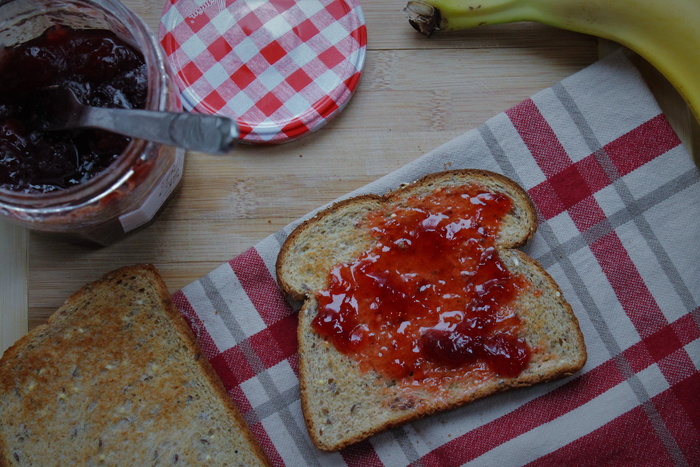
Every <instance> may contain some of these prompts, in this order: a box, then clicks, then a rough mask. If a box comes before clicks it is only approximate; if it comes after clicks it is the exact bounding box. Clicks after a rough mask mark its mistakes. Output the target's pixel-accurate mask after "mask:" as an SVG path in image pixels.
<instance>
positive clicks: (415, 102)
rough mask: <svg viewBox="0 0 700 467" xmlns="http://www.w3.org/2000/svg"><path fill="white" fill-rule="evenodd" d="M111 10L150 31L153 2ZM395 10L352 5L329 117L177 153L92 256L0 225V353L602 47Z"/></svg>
mask: <svg viewBox="0 0 700 467" xmlns="http://www.w3.org/2000/svg"><path fill="white" fill-rule="evenodd" d="M124 3H125V4H126V5H127V6H128V7H130V8H131V9H133V10H134V11H135V12H137V13H138V14H140V15H141V16H142V17H143V18H144V20H145V21H146V22H147V24H148V25H149V26H150V27H151V28H152V30H154V31H157V30H158V24H159V20H160V14H161V10H162V7H163V3H164V2H163V1H150V0H124ZM404 6H405V1H404V0H392V1H387V0H362V7H363V10H364V14H365V17H366V21H367V28H368V36H369V45H368V52H367V62H366V67H365V72H364V75H363V78H362V81H361V83H360V86H359V89H358V91H357V93H356V95H355V96H354V97H353V99H352V100H351V102H350V103H349V105H348V106H347V108H346V109H345V110H344V111H343V112H342V114H341V115H339V116H338V117H337V118H335V119H334V120H333V121H332V122H331V123H330V124H329V125H327V126H326V127H325V128H323V129H322V130H320V131H318V132H317V133H314V134H312V135H310V136H307V137H305V138H303V139H302V140H300V141H297V142H293V143H288V144H284V145H279V146H271V147H270V146H267V147H255V146H243V147H240V148H239V149H238V150H237V151H236V153H235V154H234V155H231V156H226V157H220V156H219V157H213V156H210V155H205V154H198V153H189V154H188V155H187V157H186V164H185V175H184V179H183V181H182V184H181V186H180V188H179V189H178V191H177V192H176V194H175V196H174V197H173V199H172V200H171V201H170V202H169V204H168V205H167V207H166V208H165V210H164V211H163V212H162V213H161V215H160V216H159V217H158V219H157V220H156V222H155V223H153V224H152V225H150V226H149V227H148V228H146V229H144V230H142V231H139V232H136V233H134V234H132V235H131V236H129V237H128V238H126V239H125V240H124V241H122V242H120V243H118V244H115V245H112V246H110V247H107V248H99V249H95V248H87V247H78V246H73V245H66V244H62V243H57V242H55V241H53V240H50V239H47V238H44V237H41V236H39V235H36V234H33V233H32V234H29V233H27V232H25V231H23V230H21V229H17V228H14V227H11V226H7V225H2V227H1V228H2V230H1V231H0V261H2V263H1V264H2V271H0V296H2V298H3V303H2V305H1V306H0V351H2V350H3V349H4V348H5V347H7V346H9V345H10V344H11V343H12V342H14V340H15V339H16V338H18V337H19V336H21V335H22V334H24V333H26V332H27V330H28V329H31V328H33V327H35V326H37V325H38V324H40V323H42V322H44V321H45V320H46V318H47V317H48V316H49V315H50V314H51V313H53V311H54V310H56V308H58V306H60V304H61V303H62V302H63V300H65V299H66V298H67V297H68V296H69V295H70V294H71V293H72V292H74V291H75V290H77V289H78V288H79V287H81V286H82V285H83V284H85V283H86V282H89V281H92V280H95V279H97V278H98V277H100V276H101V275H102V274H103V273H105V272H107V271H109V270H112V269H116V268H118V267H120V266H124V265H128V264H134V263H139V262H148V263H153V264H155V265H156V266H157V267H158V268H159V270H160V271H161V273H162V275H163V277H164V279H165V281H166V283H167V284H168V285H169V287H170V289H171V291H175V290H177V289H179V288H181V287H183V286H184V285H186V284H188V283H190V282H192V281H194V280H196V279H198V278H199V277H201V276H203V275H205V274H207V273H208V272H210V271H211V270H213V269H214V268H216V267H217V266H218V265H220V264H221V263H223V262H225V261H227V260H229V259H231V258H233V257H235V256H236V255H238V254H239V253H242V252H243V251H245V250H246V249H248V248H249V247H251V246H252V245H254V244H255V243H257V242H258V241H259V240H261V239H263V238H264V237H266V236H267V235H269V234H271V233H274V232H276V231H277V230H278V229H280V228H281V227H283V226H284V225H286V224H287V223H289V222H291V221H292V220H294V219H296V218H297V217H299V216H301V215H303V214H305V213H306V212H308V211H310V210H312V209H314V208H316V207H318V206H320V205H322V204H324V203H327V202H329V201H331V200H333V199H335V198H337V197H338V196H340V195H343V194H345V193H347V192H349V191H351V190H353V189H355V188H358V187H360V186H362V185H364V184H366V183H369V182H371V181H373V180H375V179H377V178H379V177H380V176H382V175H384V174H386V173H388V172H390V171H392V170H395V169H397V168H399V167H401V166H402V165H404V164H406V163H408V162H410V161H412V160H414V159H415V158H417V157H419V156H420V155H422V154H424V153H425V152H427V151H429V150H431V149H433V148H435V147H437V146H439V145H440V144H442V143H444V142H446V141H448V140H450V139H452V138H453V137H456V136H458V135H460V134H462V133H464V132H466V131H468V130H470V129H472V128H475V127H477V126H478V125H479V124H481V123H482V122H483V121H485V120H487V119H488V118H490V117H491V116H493V115H495V114H497V113H499V112H502V111H504V110H507V109H508V108H510V107H511V106H513V105H515V104H517V103H519V102H521V101H522V100H523V99H526V98H527V97H529V96H531V95H532V94H534V93H536V92H538V91H540V90H541V89H544V88H547V87H549V86H551V85H552V84H554V83H556V82H557V81H559V80H561V79H563V78H565V77H566V76H569V75H571V74H573V73H575V72H577V71H579V70H581V69H582V68H584V67H586V66H588V65H589V64H591V63H593V62H594V61H595V60H597V59H598V57H599V56H600V54H605V53H607V51H608V50H609V49H610V44H608V43H605V42H603V43H599V41H598V40H597V39H596V38H593V37H591V36H586V35H582V34H576V33H572V32H567V31H563V30H559V29H554V28H551V27H547V26H543V25H539V24H534V23H520V24H509V25H501V26H495V27H490V28H483V29H477V30H472V31H464V32H460V33H454V34H442V35H436V36H434V37H432V38H429V39H428V38H425V37H423V36H421V35H419V34H418V33H416V32H415V31H414V30H413V29H412V28H411V27H410V26H409V25H408V23H407V21H406V19H405V17H404V15H403V13H402V11H401V10H402V8H403V7H404ZM648 76H649V77H650V80H651V82H652V83H653V87H654V89H655V90H656V91H657V92H658V95H659V96H660V100H661V101H662V102H663V103H664V107H665V109H666V110H667V112H669V114H670V115H673V118H672V120H673V122H674V125H676V127H677V128H679V131H680V132H681V134H682V135H683V139H684V140H685V141H686V142H687V143H688V144H692V143H693V142H694V143H695V147H699V146H700V145H698V144H697V134H698V133H697V131H696V132H693V131H691V130H690V128H691V127H690V124H689V123H688V117H689V116H688V113H687V109H686V108H685V106H684V105H683V103H682V101H681V100H680V98H679V97H678V96H677V95H676V94H675V91H673V89H671V88H670V87H669V86H668V85H667V84H666V83H665V81H664V80H663V79H662V78H660V77H659V76H658V75H656V74H654V73H653V70H648ZM693 135H695V140H694V141H693Z"/></svg>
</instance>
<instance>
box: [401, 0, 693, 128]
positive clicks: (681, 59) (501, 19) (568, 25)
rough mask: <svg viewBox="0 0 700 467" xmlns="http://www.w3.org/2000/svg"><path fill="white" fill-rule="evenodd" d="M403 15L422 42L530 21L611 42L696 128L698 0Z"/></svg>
mask: <svg viewBox="0 0 700 467" xmlns="http://www.w3.org/2000/svg"><path fill="white" fill-rule="evenodd" d="M404 12H405V13H406V14H407V15H408V18H409V22H410V23H411V25H412V26H413V27H415V28H416V29H418V30H419V31H420V32H421V33H423V34H425V35H428V36H429V35H430V34H432V33H433V32H435V31H438V30H442V31H449V30H460V29H467V28H472V27H477V26H484V25H491V24H498V23H510V22H516V21H536V22H539V23H543V24H547V25H550V26H554V27H558V28H562V29H568V30H570V31H576V32H580V33H584V34H591V35H595V36H598V37H602V38H605V39H610V40H613V41H615V42H618V43H620V44H622V45H624V46H626V47H628V48H629V49H631V50H633V51H635V52H636V53H637V54H639V55H640V56H642V57H644V58H645V59H646V60H647V61H648V62H649V63H651V64H652V65H653V66H654V67H656V69H657V70H659V71H660V72H661V73H662V74H663V75H664V76H665V77H666V79H667V80H668V81H669V82H670V83H671V84H672V85H673V86H674V87H675V88H676V89H677V90H678V92H679V93H680V95H681V96H682V97H683V98H684V99H685V101H686V102H687V103H688V106H689V107H690V110H691V112H692V113H693V115H694V117H695V119H696V120H697V121H698V122H700V0H421V1H409V2H408V5H407V6H406V8H405V9H404Z"/></svg>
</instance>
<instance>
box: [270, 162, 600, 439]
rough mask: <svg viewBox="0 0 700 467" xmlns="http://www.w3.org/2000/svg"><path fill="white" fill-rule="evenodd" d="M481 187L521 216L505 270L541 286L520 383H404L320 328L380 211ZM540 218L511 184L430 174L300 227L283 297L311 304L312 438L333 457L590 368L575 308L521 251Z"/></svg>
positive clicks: (504, 227) (524, 319)
mask: <svg viewBox="0 0 700 467" xmlns="http://www.w3.org/2000/svg"><path fill="white" fill-rule="evenodd" d="M468 184H477V185H480V186H482V187H484V188H486V189H488V190H489V191H491V192H497V193H504V194H506V195H507V196H509V197H510V198H511V199H512V200H513V207H512V209H511V211H510V212H508V213H507V215H506V216H505V218H504V219H503V220H502V224H501V228H500V231H499V234H498V236H497V238H496V245H497V248H498V251H499V255H500V258H501V260H502V261H503V263H504V264H505V265H506V266H507V268H508V269H509V270H510V271H512V272H513V273H519V274H522V275H523V276H525V277H526V278H527V280H528V281H529V283H530V284H531V285H532V286H531V287H529V288H527V289H526V290H525V291H524V292H523V293H521V295H519V296H518V298H517V302H516V303H515V304H513V307H514V308H515V309H516V312H517V314H518V316H519V319H520V321H521V323H522V331H521V332H522V336H521V337H522V338H523V339H524V340H525V341H526V342H527V343H528V345H529V346H530V347H531V348H532V349H533V353H532V357H531V360H530V361H529V363H528V365H527V367H526V368H525V369H524V371H522V373H520V374H519V376H517V377H511V378H507V377H499V376H497V375H496V376H492V377H489V378H483V377H475V374H474V373H472V372H468V371H467V372H465V374H463V375H460V376H457V377H451V378H449V379H446V380H445V381H444V383H443V384H442V385H440V386H439V387H438V388H437V389H436V388H435V387H434V386H430V387H428V386H421V385H420V384H418V385H416V384H403V382H402V381H397V380H395V379H392V378H388V377H386V376H383V375H382V374H379V373H378V372H377V371H375V370H371V369H370V370H367V369H366V368H365V369H361V367H360V364H358V362H357V361H356V360H355V359H354V358H352V357H350V356H346V355H344V354H343V353H341V352H340V351H338V350H337V349H336V348H335V346H334V345H333V344H332V343H331V342H329V341H328V340H327V339H326V338H324V337H322V336H321V335H320V334H318V333H317V332H316V331H315V330H314V329H313V327H312V321H313V320H314V318H315V317H316V315H317V314H318V303H317V299H316V296H315V292H316V291H318V290H319V289H322V288H324V287H326V286H327V283H328V274H329V272H330V271H331V269H332V268H333V267H334V266H335V265H337V264H340V263H345V262H350V261H353V260H354V259H356V258H357V257H358V256H359V255H360V254H362V253H363V252H364V251H366V250H367V249H368V248H369V247H370V246H371V245H372V243H373V242H374V239H373V237H372V235H371V233H370V232H369V231H368V229H367V228H366V227H365V226H364V225H363V222H364V221H365V218H366V216H367V215H368V213H370V212H371V211H373V210H377V209H379V208H380V207H386V205H387V203H388V204H389V205H390V206H401V204H402V203H403V202H404V201H405V200H406V199H408V198H409V197H412V196H419V197H422V196H430V193H431V192H433V191H434V190H436V189H440V188H444V187H450V186H461V185H468ZM536 228H537V218H536V212H535V209H534V206H533V205H532V202H531V201H530V199H529V197H528V195H527V193H526V192H525V191H524V190H523V189H522V188H520V187H519V186H518V185H517V184H516V183H514V182H513V181H511V180H510V179H508V178H506V177H504V176H502V175H499V174H495V173H492V172H486V171H479V170H459V171H448V172H441V173H436V174H432V175H429V176H427V177H425V178H423V179H421V180H419V181H417V182H415V183H412V184H409V185H406V186H403V187H401V188H399V189H397V190H396V191H393V192H391V193H388V194H387V195H385V196H375V195H365V196H360V197H357V198H352V199H349V200H345V201H342V202H339V203H337V204H335V205H333V206H331V207H330V208H328V209H326V210H324V211H322V212H320V213H319V214H317V215H316V216H315V217H313V218H311V219H309V220H308V221H306V222H304V223H303V224H301V225H300V226H299V227H297V228H296V229H295V230H294V231H293V232H292V234H291V235H290V236H289V237H288V239H287V241H286V243H285V244H284V245H283V247H282V250H281V252H280V254H279V256H278V260H277V271H276V272H277V276H278V281H279V284H280V286H281V288H282V289H283V290H284V291H285V292H286V293H287V294H288V295H289V296H290V297H291V298H293V299H296V300H303V305H302V307H301V310H300V316H299V328H298V336H299V354H300V365H299V366H300V372H299V373H300V387H301V399H302V407H303V411H304V416H305V419H306V423H307V427H308V430H309V434H310V436H311V438H312V440H313V441H314V443H315V444H316V446H317V447H318V448H319V449H321V450H324V451H332V450H337V449H340V448H342V447H345V446H347V445H349V444H352V443H356V442H358V441H361V440H363V439H365V438H367V437H369V436H371V435H373V434H376V433H378V432H380V431H383V430H385V429H388V428H390V427H393V426H396V425H398V424H401V423H404V422H407V421H409V420H414V419H417V418H421V417H424V416H426V415H429V414H431V413H434V412H437V411H441V410H446V409H450V408H454V407H457V406H460V405H462V404H465V403H467V402H470V401H473V400H475V399H478V398H482V397H485V396H488V395H490V394H494V393H496V392H500V391H503V390H506V389H508V388H513V387H518V386H529V385H532V384H535V383H538V382H542V381H547V380H551V379H555V378H560V377H563V376H567V375H571V374H573V373H574V372H576V371H578V370H579V369H580V368H582V366H583V365H584V363H585V361H586V358H587V356H586V349H585V345H584V341H583V336H582V334H581V331H580V328H579V325H578V321H577V319H576V317H575V315H574V314H573V312H572V309H571V307H570V305H569V304H568V303H567V302H566V301H565V299H564V297H563V296H562V293H561V291H560V289H559V287H558V286H557V284H556V283H555V282H554V280H553V279H552V278H551V277H550V276H549V274H547V272H546V271H545V270H544V269H543V268H542V267H541V266H540V265H539V264H538V263H537V262H536V261H535V260H533V259H531V258H529V257H528V256H526V255H525V254H524V253H522V252H520V251H519V250H516V249H514V248H516V247H518V246H521V245H523V244H524V243H525V242H526V241H527V240H528V239H529V238H531V236H532V235H533V234H534V232H535V230H536Z"/></svg>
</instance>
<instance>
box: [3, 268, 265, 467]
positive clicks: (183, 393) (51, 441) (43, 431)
mask: <svg viewBox="0 0 700 467" xmlns="http://www.w3.org/2000/svg"><path fill="white" fill-rule="evenodd" d="M100 464H104V465H158V464H165V465H171V464H175V465H198V464H214V465H246V466H248V465H268V461H267V459H266V457H265V454H264V453H263V451H262V450H261V448H260V447H259V446H258V445H257V443H256V442H255V440H254V438H253V436H252V434H251V433H250V431H249V429H248V427H247V426H246V424H245V421H244V420H243V418H242V416H241V415H240V413H239V412H238V410H237V409H236V407H235V406H234V405H233V401H232V400H231V399H230V397H229V396H228V395H227V393H226V391H225V389H224V387H223V385H222V383H221V381H220V380H219V379H218V377H217V376H216V374H215V373H214V371H213V369H212V368H211V366H210V365H209V363H208V362H207V360H206V358H205V357H204V356H203V355H202V351H201V350H200V348H199V347H198V345H197V343H196V341H195V340H194V335H193V334H192V332H191V330H190V329H189V327H188V325H187V323H186V322H185V320H184V318H183V317H182V316H181V315H180V314H179V312H178V311H177V309H176V308H175V306H174V304H173V302H172V300H171V297H170V294H169V293H168V289H167V288H166V285H165V284H164V283H163V281H162V279H161V277H160V275H159V274H158V271H157V270H156V269H155V268H154V267H153V266H150V265H137V266H131V267H125V268H122V269H119V270H117V271H114V272H111V273H109V274H107V275H105V276H104V277H103V278H102V279H100V280H98V281H96V282H94V283H91V284H88V285H86V286H85V287H83V288H82V289H80V290H79V291H78V292H76V293H75V294H73V295H72V296H71V297H70V298H69V299H68V300H67V301H66V302H65V303H64V305H63V306H61V307H60V308H59V309H58V310H57V311H56V312H55V313H54V314H53V315H52V316H51V317H50V318H49V320H48V322H47V323H46V324H44V325H42V326H39V327H37V328H35V329H33V330H32V331H31V332H30V333H29V334H27V335H26V336H24V337H23V338H22V339H20V340H19V341H18V342H17V343H16V344H15V345H13V346H12V347H10V348H9V349H8V350H7V351H5V353H4V355H3V357H2V360H0V465H3V466H4V465H100Z"/></svg>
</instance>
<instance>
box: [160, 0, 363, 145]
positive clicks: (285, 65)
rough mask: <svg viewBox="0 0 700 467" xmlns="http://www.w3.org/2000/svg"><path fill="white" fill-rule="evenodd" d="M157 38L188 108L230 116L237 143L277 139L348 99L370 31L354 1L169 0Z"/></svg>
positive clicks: (324, 117) (302, 130)
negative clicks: (234, 122) (236, 130)
mask: <svg viewBox="0 0 700 467" xmlns="http://www.w3.org/2000/svg"><path fill="white" fill-rule="evenodd" d="M160 41H161V44H162V45H163V48H164V49H165V52H166V53H167V55H168V58H169V60H170V62H171V63H172V65H173V67H174V69H175V72H176V80H177V83H178V86H179V87H180V89H181V90H182V100H183V105H184V106H185V108H187V109H188V110H194V111H199V112H203V113H208V114H220V115H227V116H230V117H233V118H235V119H236V120H237V121H238V124H239V126H240V130H241V138H242V140H243V141H244V142H251V143H280V142H285V141H290V140H292V139H296V138H299V137H301V136H303V135H306V134H308V133H309V132H312V131H315V130H317V129H319V128H320V127H322V126H323V125H324V124H325V123H327V122H328V121H329V120H330V119H332V118H333V117H334V116H335V115H336V114H337V113H338V112H339V111H340V110H342V108H343V107H344V106H345V104H347V102H348V100H349V99H350V97H352V94H353V92H354V91H355V89H356V88H357V85H358V82H359V80H360V76H361V74H362V68H363V66H364V62H365V54H366V47H367V31H366V27H365V20H364V15H363V12H362V8H361V7H360V4H359V1H358V0H304V1H296V0H266V1H260V0H171V1H169V2H167V3H166V5H165V8H164V11H163V17H162V20H161V24H160Z"/></svg>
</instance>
